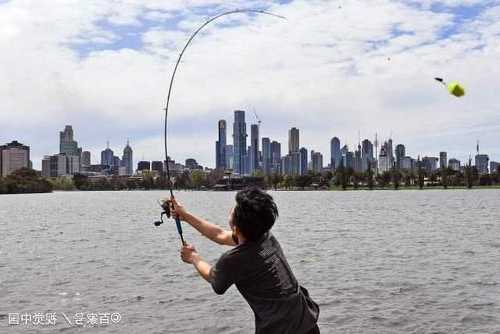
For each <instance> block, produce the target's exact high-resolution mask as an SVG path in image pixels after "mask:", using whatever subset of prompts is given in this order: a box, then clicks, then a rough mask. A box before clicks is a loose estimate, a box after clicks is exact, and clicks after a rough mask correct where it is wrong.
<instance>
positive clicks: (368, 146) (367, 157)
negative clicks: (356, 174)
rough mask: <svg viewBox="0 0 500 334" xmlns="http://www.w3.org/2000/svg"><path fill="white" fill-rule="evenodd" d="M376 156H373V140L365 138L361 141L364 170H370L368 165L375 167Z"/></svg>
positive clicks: (362, 167)
mask: <svg viewBox="0 0 500 334" xmlns="http://www.w3.org/2000/svg"><path fill="white" fill-rule="evenodd" d="M374 160H375V158H374V156H373V144H372V142H371V141H369V140H368V139H365V140H363V142H361V161H362V163H361V169H362V171H363V172H366V171H367V170H368V165H370V167H371V168H372V169H375V164H374Z"/></svg>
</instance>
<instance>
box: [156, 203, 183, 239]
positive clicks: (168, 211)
mask: <svg viewBox="0 0 500 334" xmlns="http://www.w3.org/2000/svg"><path fill="white" fill-rule="evenodd" d="M158 204H159V205H160V206H161V208H162V209H163V211H162V212H161V214H160V220H158V221H155V222H154V225H155V226H157V227H158V226H160V225H161V224H163V223H164V221H163V216H167V218H168V219H170V218H171V217H172V211H171V210H172V209H171V205H172V202H171V201H169V200H164V201H163V202H160V201H158ZM173 218H174V219H175V226H176V227H177V233H178V234H179V237H180V238H181V242H182V244H183V245H186V241H185V240H184V237H183V236H182V226H181V220H180V219H179V217H177V216H176V217H173Z"/></svg>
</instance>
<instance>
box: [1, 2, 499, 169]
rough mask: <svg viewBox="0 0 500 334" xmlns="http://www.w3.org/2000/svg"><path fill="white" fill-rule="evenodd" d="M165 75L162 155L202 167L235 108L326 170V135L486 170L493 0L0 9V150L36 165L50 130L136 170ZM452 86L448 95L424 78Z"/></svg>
mask: <svg viewBox="0 0 500 334" xmlns="http://www.w3.org/2000/svg"><path fill="white" fill-rule="evenodd" d="M237 8H252V9H265V10H268V11H271V12H273V13H276V14H279V15H283V16H285V17H286V18H287V20H281V19H278V18H275V17H271V16H267V15H245V14H235V15H232V16H226V17H225V18H223V19H221V20H220V21H217V22H216V23H214V24H212V25H210V26H209V27H208V29H206V30H205V31H204V32H203V33H202V34H200V35H198V36H197V38H196V39H195V41H194V42H193V44H192V46H191V47H190V49H188V51H187V53H186V54H185V57H184V59H183V62H182V63H181V65H180V67H179V71H178V73H177V76H176V82H175V86H174V90H173V95H172V100H171V105H170V115H169V150H170V153H171V156H172V157H173V158H174V159H175V160H178V161H184V160H185V159H186V158H189V157H193V158H196V159H197V160H198V162H200V163H201V164H203V165H208V166H213V165H214V161H215V141H216V140H217V138H216V137H217V121H218V120H219V119H226V120H227V121H228V128H229V131H228V139H229V140H228V141H229V143H232V140H231V136H232V122H233V117H234V116H233V111H234V110H236V109H242V110H246V111H247V125H248V127H249V126H250V124H251V123H255V122H256V119H255V117H254V115H253V112H254V110H255V112H256V113H257V114H258V116H259V118H260V119H261V120H262V124H261V129H260V132H261V136H266V137H270V138H271V140H278V141H280V142H282V145H283V147H282V150H283V151H286V143H287V133H288V129H289V128H291V127H294V126H295V127H298V128H299V129H300V144H301V146H304V147H306V148H307V149H309V150H315V151H320V152H322V153H323V154H324V160H325V161H329V159H330V154H329V142H330V139H331V138H332V137H334V136H337V137H339V138H340V139H341V142H342V144H348V145H349V147H350V148H351V149H354V148H355V146H356V145H357V143H358V133H359V134H360V135H361V139H364V138H368V139H370V140H373V139H374V136H375V133H378V137H379V140H380V141H383V140H384V139H388V138H389V137H390V136H392V138H393V140H394V143H395V144H397V143H402V144H405V145H406V150H407V154H410V155H412V156H414V157H416V156H417V155H422V156H425V155H428V156H438V155H439V152H440V151H443V150H444V151H447V152H448V157H449V158H452V157H455V158H458V159H461V160H465V159H467V158H468V156H469V154H471V153H472V154H474V153H475V148H476V141H477V140H479V142H480V147H481V152H482V153H487V154H489V155H490V159H492V160H497V161H498V160H500V94H499V92H500V65H499V64H500V63H499V59H500V0H419V1H414V0H399V1H397V0H348V1H347V0H344V1H342V0H340V1H336V0H335V1H327V0H288V1H283V0H282V1H263V0H246V1H244V0H236V1H227V0H224V1H222V0H113V1H100V0H86V1H80V0H50V1H49V0H31V1H28V0H11V1H8V0H7V1H6V0H0V50H1V52H0V78H1V79H0V143H2V144H3V143H7V142H10V141H12V140H18V141H20V142H22V143H24V144H27V145H29V146H31V157H32V160H33V164H34V167H35V168H40V166H41V159H42V157H43V156H44V155H47V154H56V153H58V149H59V142H58V140H59V131H62V130H63V129H64V126H65V125H66V124H71V125H72V126H73V129H74V132H75V139H76V140H77V141H78V143H79V145H80V146H82V147H83V149H84V150H90V151H91V152H92V160H93V163H98V162H99V160H100V151H101V150H103V149H104V148H105V147H106V141H109V142H110V146H111V148H112V149H113V150H114V151H115V153H116V154H118V155H121V154H122V150H123V147H124V146H125V144H126V141H127V138H129V139H130V143H131V146H132V148H133V149H134V160H135V161H138V160H142V159H145V160H161V159H163V143H162V141H163V137H162V135H163V110H162V109H163V108H164V107H165V100H166V95H167V90H168V83H169V79H170V75H171V73H172V71H173V66H174V64H175V61H176V59H177V57H178V54H179V51H180V49H181V48H182V46H183V45H184V43H185V42H186V40H187V38H189V35H190V34H191V33H192V32H193V31H194V30H195V29H196V28H197V27H198V26H199V25H200V24H201V23H203V22H204V21H205V20H206V19H207V18H208V17H211V16H213V15H216V14H218V13H220V12H223V11H225V10H231V9H237ZM434 77H442V78H444V79H445V80H448V81H454V80H457V81H459V82H461V83H462V84H463V85H464V86H465V88H466V91H467V95H466V96H465V97H463V98H460V99H459V98H455V97H453V96H451V95H449V94H448V93H447V91H446V90H445V89H444V87H442V86H440V85H439V84H437V83H436V82H435V81H434V80H433V78H434Z"/></svg>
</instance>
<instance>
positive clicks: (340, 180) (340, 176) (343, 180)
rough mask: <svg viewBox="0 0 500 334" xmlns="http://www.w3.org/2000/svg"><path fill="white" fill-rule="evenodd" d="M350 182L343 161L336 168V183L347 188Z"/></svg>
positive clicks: (344, 188)
mask: <svg viewBox="0 0 500 334" xmlns="http://www.w3.org/2000/svg"><path fill="white" fill-rule="evenodd" d="M348 182H349V181H348V175H347V170H346V168H345V167H344V162H343V161H341V162H340V166H339V168H337V169H336V170H335V183H336V185H337V186H339V185H340V186H342V189H343V190H346V189H347V185H348Z"/></svg>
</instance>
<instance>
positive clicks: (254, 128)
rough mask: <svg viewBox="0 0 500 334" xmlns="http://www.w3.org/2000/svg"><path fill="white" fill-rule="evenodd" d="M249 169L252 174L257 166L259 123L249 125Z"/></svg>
mask: <svg viewBox="0 0 500 334" xmlns="http://www.w3.org/2000/svg"><path fill="white" fill-rule="evenodd" d="M249 159H250V161H249V162H250V166H249V168H250V170H249V173H250V174H253V173H254V172H255V171H257V169H258V168H259V125H257V124H252V125H251V126H250V152H249Z"/></svg>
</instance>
